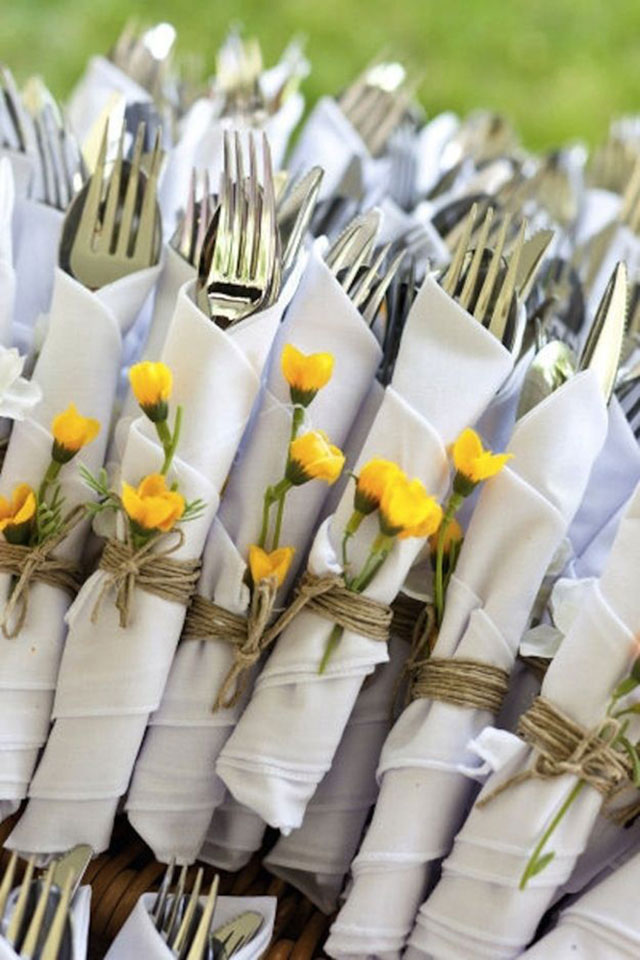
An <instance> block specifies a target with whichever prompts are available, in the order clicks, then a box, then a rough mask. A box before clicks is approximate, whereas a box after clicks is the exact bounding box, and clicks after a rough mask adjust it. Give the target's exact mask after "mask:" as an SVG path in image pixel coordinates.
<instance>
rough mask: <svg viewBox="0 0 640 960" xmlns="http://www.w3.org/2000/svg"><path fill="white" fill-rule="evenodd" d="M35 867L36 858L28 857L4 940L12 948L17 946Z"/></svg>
mask: <svg viewBox="0 0 640 960" xmlns="http://www.w3.org/2000/svg"><path fill="white" fill-rule="evenodd" d="M35 866H36V858H35V855H34V856H31V857H29V859H28V861H27V868H26V870H25V872H24V877H23V878H22V884H21V885H20V892H19V893H18V899H17V900H16V905H15V907H14V910H13V913H12V914H11V918H10V920H9V926H8V927H7V933H6V938H7V940H8V941H9V943H10V944H11V945H12V946H15V945H16V944H17V942H18V938H19V937H20V931H21V929H22V922H23V920H24V914H25V910H26V909H27V900H28V899H29V888H30V887H31V880H32V879H33V871H34V870H35Z"/></svg>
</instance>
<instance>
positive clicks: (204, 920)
mask: <svg viewBox="0 0 640 960" xmlns="http://www.w3.org/2000/svg"><path fill="white" fill-rule="evenodd" d="M219 885H220V877H219V876H218V874H217V873H216V875H215V876H214V878H213V880H212V882H211V889H210V890H209V896H208V897H207V902H206V903H205V905H204V910H203V911H202V916H201V917H200V923H199V924H198V929H197V930H196V933H195V936H194V938H193V940H192V941H191V947H190V948H189V953H188V954H187V957H186V960H203V958H204V954H205V950H206V947H207V944H208V943H209V935H210V933H211V927H212V926H213V914H214V911H215V908H216V901H217V899H218V886H219Z"/></svg>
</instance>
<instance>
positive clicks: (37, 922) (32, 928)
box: [20, 861, 56, 960]
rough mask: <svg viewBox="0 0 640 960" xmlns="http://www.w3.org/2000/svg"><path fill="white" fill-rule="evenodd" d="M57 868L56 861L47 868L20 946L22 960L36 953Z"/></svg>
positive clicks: (29, 959) (28, 958)
mask: <svg viewBox="0 0 640 960" xmlns="http://www.w3.org/2000/svg"><path fill="white" fill-rule="evenodd" d="M55 868H56V865H55V861H54V862H52V863H50V864H49V866H48V868H47V872H46V874H45V878H44V882H43V885H42V889H41V891H40V896H39V897H38V902H37V904H36V908H35V910H34V911H33V915H32V917H31V922H30V924H29V927H28V929H27V933H26V935H25V938H24V940H23V941H22V946H21V948H20V956H21V958H22V960H32V957H33V956H34V955H35V952H36V948H37V946H38V940H39V939H40V934H41V932H42V924H43V922H44V919H45V914H46V912H47V905H48V903H49V894H50V893H51V885H52V883H53V873H54V870H55Z"/></svg>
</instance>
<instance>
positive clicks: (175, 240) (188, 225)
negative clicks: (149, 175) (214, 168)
mask: <svg viewBox="0 0 640 960" xmlns="http://www.w3.org/2000/svg"><path fill="white" fill-rule="evenodd" d="M200 180H201V187H200V190H198V175H197V172H196V170H195V168H194V169H193V170H192V171H191V180H190V182H189V193H188V196H187V203H186V206H185V209H184V213H182V214H181V215H180V217H179V219H178V225H177V226H176V229H175V232H174V234H173V236H172V237H171V240H170V241H169V242H170V244H171V246H172V247H173V249H174V250H175V251H176V253H179V254H180V256H181V257H182V258H183V259H184V260H186V261H187V263H190V264H191V265H192V266H193V267H197V266H198V264H199V262H200V255H201V253H202V245H203V243H204V238H205V236H206V233H207V228H208V226H209V224H210V223H211V219H212V217H213V214H214V212H215V210H216V207H217V203H218V200H217V197H214V196H212V194H211V188H210V186H209V171H208V170H204V171H203V172H202V175H201V177H200ZM198 194H199V198H198Z"/></svg>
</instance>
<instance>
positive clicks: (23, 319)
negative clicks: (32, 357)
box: [13, 197, 137, 353]
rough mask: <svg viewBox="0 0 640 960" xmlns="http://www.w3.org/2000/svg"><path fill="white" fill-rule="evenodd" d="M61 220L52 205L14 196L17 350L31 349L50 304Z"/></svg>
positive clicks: (62, 215)
mask: <svg viewBox="0 0 640 960" xmlns="http://www.w3.org/2000/svg"><path fill="white" fill-rule="evenodd" d="M63 220H64V214H63V213H62V211H61V210H56V209H55V207H49V206H47V205H46V204H44V203H40V202H39V201H37V200H31V199H27V198H20V197H19V198H17V199H16V204H15V209H14V213H13V223H14V246H13V249H14V266H15V272H16V292H15V301H14V313H13V339H14V343H15V345H16V346H17V347H18V349H19V351H20V353H29V352H30V351H31V349H32V347H33V333H34V326H35V324H36V321H37V320H38V317H40V316H41V315H42V314H45V313H47V312H48V311H49V307H50V306H51V302H52V294H53V287H54V277H55V274H56V264H57V262H58V247H59V244H60V234H61V231H62V223H63ZM136 313H137V311H136Z"/></svg>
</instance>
